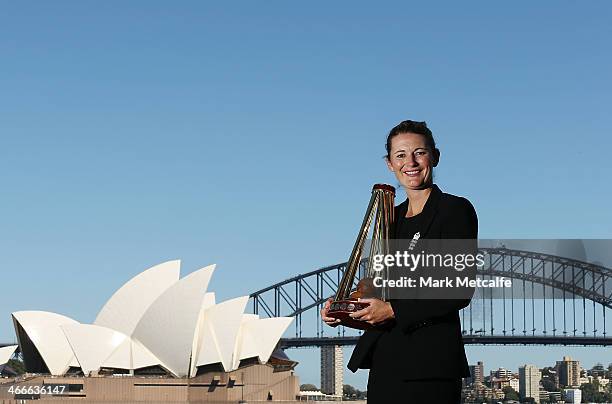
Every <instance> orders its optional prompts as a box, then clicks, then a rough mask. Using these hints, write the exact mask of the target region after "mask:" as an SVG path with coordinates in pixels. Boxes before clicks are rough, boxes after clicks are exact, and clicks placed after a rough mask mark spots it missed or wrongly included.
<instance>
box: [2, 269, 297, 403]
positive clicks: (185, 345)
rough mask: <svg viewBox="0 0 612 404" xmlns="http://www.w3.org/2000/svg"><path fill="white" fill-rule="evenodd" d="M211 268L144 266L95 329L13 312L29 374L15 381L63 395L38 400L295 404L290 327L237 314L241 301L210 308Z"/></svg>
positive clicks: (35, 313)
mask: <svg viewBox="0 0 612 404" xmlns="http://www.w3.org/2000/svg"><path fill="white" fill-rule="evenodd" d="M214 270H215V266H214V265H212V266H208V267H205V268H202V269H199V270H197V271H195V272H192V273H191V274H189V275H187V276H185V277H183V278H179V272H180V261H178V260H177V261H169V262H165V263H162V264H159V265H157V266H154V267H152V268H149V269H148V270H146V271H144V272H142V273H140V274H139V275H137V276H135V277H134V278H132V279H131V280H130V281H128V282H127V283H126V284H124V285H123V286H122V287H121V288H120V289H119V290H117V291H116V292H115V293H114V294H113V296H112V297H111V298H110V299H109V300H108V301H107V302H106V304H105V305H104V306H103V307H102V309H101V310H100V312H99V313H98V315H97V317H96V319H95V321H94V322H93V324H82V323H79V322H78V321H75V320H73V319H71V318H69V317H66V316H63V315H61V314H56V313H50V312H45V311H18V312H15V313H13V314H12V317H13V324H14V327H15V333H16V337H17V342H18V344H19V345H18V347H19V351H20V352H21V355H22V358H23V362H24V365H25V367H26V371H27V374H26V375H27V376H26V377H23V378H21V379H20V380H19V383H20V384H24V385H28V386H32V385H41V386H42V385H62V386H65V387H68V388H67V389H64V390H65V391H63V392H62V394H57V395H44V396H43V395H41V396H40V398H41V399H45V400H57V399H60V398H62V399H64V400H69V401H83V400H84V401H106V402H138V401H142V402H186V401H191V402H194V401H202V402H219V403H221V402H238V401H239V400H248V402H251V401H259V400H262V401H267V400H273V401H276V400H295V397H296V395H297V394H298V390H299V387H298V378H297V376H295V375H294V372H293V368H294V367H295V365H296V363H295V362H293V361H291V360H290V359H289V358H287V357H286V356H285V355H284V353H283V352H282V351H281V350H279V349H277V344H278V341H279V339H280V338H281V336H282V335H283V333H284V332H285V330H286V329H287V328H288V326H289V324H290V323H291V322H292V320H293V319H292V318H290V317H277V318H259V317H258V316H257V315H253V314H245V313H244V311H245V308H246V305H247V302H248V296H243V297H238V298H234V299H230V300H227V301H223V302H219V303H217V302H216V301H215V295H214V293H212V292H207V287H208V284H209V282H210V279H211V277H212V275H213V272H214ZM15 348H16V347H7V348H6V349H4V351H6V352H5V354H4V356H7V355H8V356H10V355H9V354H8V353H9V351H11V349H12V351H14V350H15ZM12 351H11V352H10V353H11V354H12ZM8 356H7V358H6V359H7V360H8ZM0 383H1V382H0ZM5 390H6V389H5ZM1 394H2V393H1V392H0V398H5V397H2V396H1ZM58 395H59V396H61V397H58ZM11 397H12V396H11ZM6 398H9V397H8V396H7V397H6ZM15 398H17V397H15Z"/></svg>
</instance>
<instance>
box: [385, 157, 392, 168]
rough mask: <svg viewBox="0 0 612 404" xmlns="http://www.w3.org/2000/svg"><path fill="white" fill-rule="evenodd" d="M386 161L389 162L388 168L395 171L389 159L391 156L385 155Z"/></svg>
mask: <svg viewBox="0 0 612 404" xmlns="http://www.w3.org/2000/svg"><path fill="white" fill-rule="evenodd" d="M385 163H387V168H388V169H389V171H393V166H392V165H391V162H390V161H389V157H387V156H385Z"/></svg>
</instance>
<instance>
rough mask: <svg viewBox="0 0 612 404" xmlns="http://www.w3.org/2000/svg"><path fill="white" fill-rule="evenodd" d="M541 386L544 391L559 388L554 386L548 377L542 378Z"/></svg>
mask: <svg viewBox="0 0 612 404" xmlns="http://www.w3.org/2000/svg"><path fill="white" fill-rule="evenodd" d="M542 387H543V388H544V390H546V391H559V389H558V388H557V387H556V386H555V382H553V381H552V380H550V379H544V378H542Z"/></svg>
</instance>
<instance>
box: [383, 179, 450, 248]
mask: <svg viewBox="0 0 612 404" xmlns="http://www.w3.org/2000/svg"><path fill="white" fill-rule="evenodd" d="M441 196H442V191H440V188H438V186H437V185H436V184H434V185H433V186H432V187H431V193H430V194H429V198H427V202H425V206H424V207H423V211H422V212H421V215H420V218H419V228H420V233H421V235H420V238H423V237H426V236H427V233H428V232H429V229H430V227H431V223H432V222H433V219H434V217H435V216H436V213H437V212H438V204H439V202H440V197H441ZM396 209H397V211H396V216H395V222H396V223H397V221H398V220H399V219H400V218H402V217H404V216H406V211H407V210H408V199H406V201H405V202H404V203H402V204H400V205H398V206H397V208H396ZM398 232H399V228H398V226H394V234H395V238H398V237H399V234H398Z"/></svg>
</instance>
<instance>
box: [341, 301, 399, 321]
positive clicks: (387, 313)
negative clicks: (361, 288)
mask: <svg viewBox="0 0 612 404" xmlns="http://www.w3.org/2000/svg"><path fill="white" fill-rule="evenodd" d="M359 301H360V302H365V303H370V305H369V306H368V307H366V308H365V309H362V310H359V311H356V312H354V313H352V314H350V316H351V317H352V318H354V319H355V320H361V321H366V322H368V323H370V324H372V325H374V324H379V323H382V322H384V321H387V320H390V319H392V318H395V313H393V308H392V307H391V303H389V302H383V301H382V300H380V299H359Z"/></svg>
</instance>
